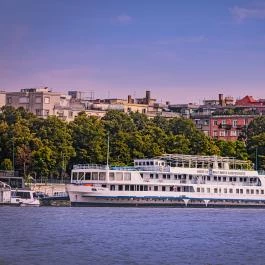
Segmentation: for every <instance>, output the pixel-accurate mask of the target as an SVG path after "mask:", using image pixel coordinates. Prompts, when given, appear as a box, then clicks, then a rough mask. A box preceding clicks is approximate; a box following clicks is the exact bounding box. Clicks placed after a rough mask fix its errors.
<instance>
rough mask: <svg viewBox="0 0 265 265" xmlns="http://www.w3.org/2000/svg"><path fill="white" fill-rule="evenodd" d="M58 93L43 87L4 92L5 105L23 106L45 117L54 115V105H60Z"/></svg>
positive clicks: (60, 99)
mask: <svg viewBox="0 0 265 265" xmlns="http://www.w3.org/2000/svg"><path fill="white" fill-rule="evenodd" d="M62 100H63V99H62V98H61V94H60V93H54V92H52V91H51V90H49V89H48V87H43V88H25V89H21V90H20V92H6V105H7V106H12V107H14V108H19V107H23V108H24V109H25V110H27V111H29V112H32V113H33V114H35V115H37V116H38V117H42V118H43V117H47V116H49V115H55V113H54V107H55V105H60V103H61V101H62Z"/></svg>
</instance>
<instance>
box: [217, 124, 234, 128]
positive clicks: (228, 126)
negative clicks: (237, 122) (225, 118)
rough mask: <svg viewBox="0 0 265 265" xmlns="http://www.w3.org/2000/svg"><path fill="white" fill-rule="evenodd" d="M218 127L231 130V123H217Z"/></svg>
mask: <svg viewBox="0 0 265 265" xmlns="http://www.w3.org/2000/svg"><path fill="white" fill-rule="evenodd" d="M218 128H220V129H225V130H231V129H232V125H231V124H221V123H220V124H219V125H218Z"/></svg>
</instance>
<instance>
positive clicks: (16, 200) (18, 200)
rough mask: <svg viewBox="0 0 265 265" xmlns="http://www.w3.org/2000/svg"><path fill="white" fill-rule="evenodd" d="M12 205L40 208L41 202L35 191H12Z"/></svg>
mask: <svg viewBox="0 0 265 265" xmlns="http://www.w3.org/2000/svg"><path fill="white" fill-rule="evenodd" d="M10 203H11V204H13V205H18V206H40V200H39V199H38V198H37V197H36V196H35V193H34V191H33V190H27V189H12V190H11V201H10Z"/></svg>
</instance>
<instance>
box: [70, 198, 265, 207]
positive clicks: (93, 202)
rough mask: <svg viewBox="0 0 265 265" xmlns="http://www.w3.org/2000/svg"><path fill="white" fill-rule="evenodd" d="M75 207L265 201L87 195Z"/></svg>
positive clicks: (261, 203)
mask: <svg viewBox="0 0 265 265" xmlns="http://www.w3.org/2000/svg"><path fill="white" fill-rule="evenodd" d="M71 206H73V207H166V208H206V207H207V208H265V201H256V200H237V199H231V200H223V199H220V200H217V199H214V200H201V199H189V198H185V199H182V198H174V199H164V198H158V199H144V198H142V199H141V198H104V197H85V198H83V199H82V200H79V201H72V202H71Z"/></svg>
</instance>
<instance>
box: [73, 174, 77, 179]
mask: <svg viewBox="0 0 265 265" xmlns="http://www.w3.org/2000/svg"><path fill="white" fill-rule="evenodd" d="M72 180H77V172H73V173H72Z"/></svg>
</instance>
